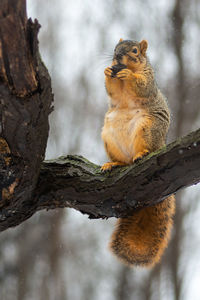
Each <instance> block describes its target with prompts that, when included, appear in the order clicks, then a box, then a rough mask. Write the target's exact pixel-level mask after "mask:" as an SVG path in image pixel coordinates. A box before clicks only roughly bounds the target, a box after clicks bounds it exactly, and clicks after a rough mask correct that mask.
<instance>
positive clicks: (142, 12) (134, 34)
mask: <svg viewBox="0 0 200 300" xmlns="http://www.w3.org/2000/svg"><path fill="white" fill-rule="evenodd" d="M27 11H28V17H31V18H32V19H34V18H37V19H38V20H39V22H40V24H41V25H42V28H41V30H40V34H39V41H40V52H41V55H42V58H43V61H44V62H45V64H46V66H47V68H48V70H49V72H50V75H51V78H52V86H53V92H54V95H55V102H54V106H55V109H54V112H53V113H52V114H51V116H50V135H49V140H48V146H47V151H46V159H51V158H55V157H58V156H60V155H66V154H80V155H83V156H85V157H86V158H88V159H89V160H91V161H93V162H94V163H96V164H102V163H104V162H105V161H106V156H105V152H104V149H103V143H102V141H101V137H100V133H101V127H102V125H103V118H104V114H105V112H106V109H107V96H106V93H105V88H104V74H103V71H104V68H105V67H107V66H109V65H110V63H111V60H110V56H111V55H112V53H113V49H114V47H115V45H116V43H117V42H118V40H119V38H124V39H133V40H139V41H140V40H142V39H147V40H148V42H149V49H148V55H149V58H150V61H151V63H152V65H153V67H154V69H155V71H156V78H157V82H158V85H159V87H160V88H161V90H162V91H163V93H164V94H165V95H166V96H167V99H168V102H169V106H170V109H171V113H172V122H171V128H170V133H169V136H168V142H170V141H172V140H174V139H175V138H176V137H180V136H182V135H185V134H187V133H188V132H190V131H192V130H194V129H197V128H199V127H200V100H199V95H200V68H199V62H200V39H199V36H200V1H198V0H190V1H188V0H160V1H151V0H146V1H139V0H134V1H133V0H124V1H120V0H109V1H106V0H101V1H100V0H99V1H98V0H93V1H89V0H84V1H81V0H68V1H65V0H57V1H54V0H46V1H40V0H34V1H31V0H28V1H27ZM199 191H200V186H194V187H191V188H188V189H186V190H184V191H182V192H181V193H178V194H177V212H176V216H175V221H174V223H175V225H174V230H173V235H172V239H171V242H170V246H169V247H168V249H167V251H166V253H165V255H164V257H163V259H162V261H161V263H160V264H159V265H157V266H156V267H155V268H154V269H152V270H144V269H137V268H135V269H129V268H127V267H124V266H123V265H121V263H120V262H118V261H117V260H116V259H115V258H114V257H113V256H112V255H111V254H110V252H109V251H108V249H107V244H108V241H109V237H110V235H111V232H112V230H113V227H114V223H115V220H114V219H111V220H107V221H106V220H88V218H87V216H83V215H81V213H79V212H77V211H74V210H72V209H60V210H53V211H48V212H46V211H44V212H40V213H37V214H35V215H34V216H33V217H32V218H31V219H29V220H28V221H26V222H24V223H23V224H21V225H20V226H18V227H17V228H14V229H9V230H7V231H5V232H3V233H1V234H0V300H15V299H16V300H44V299H45V300H71V299H73V300H94V299H95V300H131V299H134V300H160V299H161V300H180V299H181V300H189V299H192V300H199V299H200V292H199V286H200V231H199V225H200V223H199V216H200V205H199V203H200V199H199Z"/></svg>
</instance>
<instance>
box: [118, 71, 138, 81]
mask: <svg viewBox="0 0 200 300" xmlns="http://www.w3.org/2000/svg"><path fill="white" fill-rule="evenodd" d="M116 76H117V78H118V79H121V80H132V79H133V78H134V75H133V72H132V71H131V70H129V69H123V70H121V71H119V72H118V73H117V75H116Z"/></svg>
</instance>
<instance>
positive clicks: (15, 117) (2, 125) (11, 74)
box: [0, 0, 53, 226]
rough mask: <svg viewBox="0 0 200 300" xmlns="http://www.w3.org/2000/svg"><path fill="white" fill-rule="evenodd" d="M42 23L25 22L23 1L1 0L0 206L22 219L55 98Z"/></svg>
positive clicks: (35, 178) (30, 196)
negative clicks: (42, 49)
mask: <svg viewBox="0 0 200 300" xmlns="http://www.w3.org/2000/svg"><path fill="white" fill-rule="evenodd" d="M39 27H40V25H39V24H38V22H37V21H35V22H34V23H33V22H32V21H31V20H30V19H29V20H27V17H26V1H25V0H17V1H16V0H3V1H2V0H1V2H0V152H1V157H0V184H1V190H2V192H1V199H0V209H1V212H3V211H5V210H4V209H6V208H9V210H7V209H6V211H7V212H6V211H5V212H6V213H8V214H9V211H10V212H11V210H12V211H15V210H16V209H17V210H18V211H19V214H20V215H21V218H22V219H23V215H27V212H28V211H27V209H26V207H27V205H30V203H32V204H33V205H34V199H33V193H34V190H35V187H36V184H37V180H38V176H39V172H40V165H41V162H42V161H43V159H44V154H45V148H46V142H47V137H48V130H49V125H48V115H49V113H50V111H51V102H52V100H53V96H52V91H51V81H50V77H49V75H48V72H47V70H46V68H45V67H44V65H43V63H42V61H41V58H40V55H39V52H38V41H37V33H38V30H39ZM27 217H28V215H27ZM3 218H4V217H3ZM1 220H2V217H1ZM11 223H12V224H11V226H12V225H15V224H16V222H15V221H14V218H12V221H11Z"/></svg>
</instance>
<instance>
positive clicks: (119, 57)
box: [114, 53, 123, 60]
mask: <svg viewBox="0 0 200 300" xmlns="http://www.w3.org/2000/svg"><path fill="white" fill-rule="evenodd" d="M122 56H123V55H122V54H121V53H117V54H115V57H114V58H115V59H116V60H120V59H122Z"/></svg>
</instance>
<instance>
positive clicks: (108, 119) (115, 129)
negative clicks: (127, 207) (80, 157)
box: [102, 39, 175, 266]
mask: <svg viewBox="0 0 200 300" xmlns="http://www.w3.org/2000/svg"><path fill="white" fill-rule="evenodd" d="M147 46H148V44H147V41H145V40H143V41H142V42H140V43H138V42H133V41H123V40H121V39H120V41H119V43H118V44H117V46H116V48H115V51H114V57H113V62H112V65H111V67H108V68H106V69H105V84H106V90H107V93H108V95H109V96H110V108H109V110H108V112H107V113H106V115H105V121H104V127H103V129H102V139H103V141H104V145H105V149H106V152H107V154H108V157H109V158H110V160H111V162H108V163H106V164H104V165H103V166H102V170H103V171H106V170H110V169H111V168H112V167H113V166H117V165H127V164H132V163H133V162H134V161H136V160H138V159H140V158H142V157H143V156H144V155H147V154H148V153H150V152H152V151H155V150H157V149H159V148H160V147H162V146H163V145H164V144H165V139H166V134H167V131H168V127H169V122H170V115H169V110H168V107H167V104H166V102H165V98H164V96H163V95H162V93H161V92H160V91H159V89H158V88H157V85H156V82H155V80H154V72H153V69H152V67H151V65H150V63H149V61H148V59H147V57H146V50H147ZM117 64H121V65H125V66H126V68H124V69H122V70H120V71H118V72H117V74H116V75H115V77H114V78H113V76H112V74H113V73H112V66H114V65H117ZM174 211H175V198H174V196H170V197H168V198H166V199H165V200H164V201H163V202H162V203H159V204H157V205H155V206H154V207H148V208H145V209H142V210H140V211H138V212H136V213H134V215H133V216H131V217H128V218H124V219H119V220H118V222H117V228H116V230H115V232H114V233H113V235H112V239H111V243H110V247H111V249H112V251H113V252H114V254H116V255H117V256H118V257H119V258H120V259H121V260H123V261H124V262H125V263H128V264H131V265H141V266H152V265H154V264H155V263H157V262H158V261H159V259H160V257H161V255H162V253H163V251H164V249H165V248H166V246H167V243H168V240H169V237H170V231H171V227H172V218H173V215H174Z"/></svg>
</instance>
